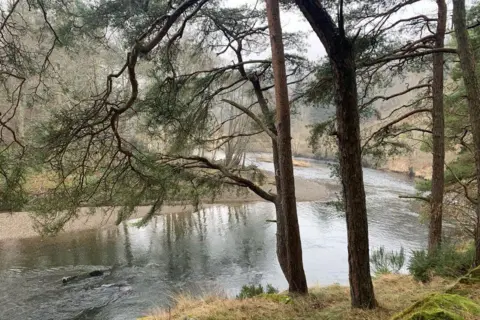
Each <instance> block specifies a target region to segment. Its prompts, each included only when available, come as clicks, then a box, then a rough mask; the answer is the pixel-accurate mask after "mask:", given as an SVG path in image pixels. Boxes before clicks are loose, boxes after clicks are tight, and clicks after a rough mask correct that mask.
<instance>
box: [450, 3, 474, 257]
mask: <svg viewBox="0 0 480 320" xmlns="http://www.w3.org/2000/svg"><path fill="white" fill-rule="evenodd" d="M465 16H466V12H465V0H453V25H454V27H455V35H456V38H457V44H458V48H457V50H458V55H459V56H460V66H461V68H462V72H463V82H464V83H465V89H466V91H467V100H468V113H469V115H470V123H471V126H472V128H471V130H472V135H473V149H474V152H475V155H474V156H475V168H476V175H477V204H476V214H477V225H476V228H475V230H476V232H475V245H476V251H475V252H476V255H475V265H477V266H478V265H480V82H479V80H478V75H477V74H476V70H475V58H474V55H473V50H472V45H471V43H470V39H469V37H468V31H467V24H466V21H465V20H466V18H465Z"/></svg>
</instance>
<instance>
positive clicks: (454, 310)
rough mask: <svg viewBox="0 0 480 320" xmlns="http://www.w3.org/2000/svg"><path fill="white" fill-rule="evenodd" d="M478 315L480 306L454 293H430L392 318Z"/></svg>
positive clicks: (453, 319) (450, 319)
mask: <svg viewBox="0 0 480 320" xmlns="http://www.w3.org/2000/svg"><path fill="white" fill-rule="evenodd" d="M474 315H480V306H479V305H478V304H476V303H475V302H473V301H472V300H470V299H468V298H465V297H462V296H459V295H456V294H439V293H436V294H432V295H430V296H428V297H426V298H425V299H423V300H420V301H418V302H416V303H415V304H413V305H412V306H410V307H409V308H407V309H406V310H405V311H403V312H402V313H400V314H398V315H396V316H394V317H393V318H392V320H464V319H465V317H472V316H474Z"/></svg>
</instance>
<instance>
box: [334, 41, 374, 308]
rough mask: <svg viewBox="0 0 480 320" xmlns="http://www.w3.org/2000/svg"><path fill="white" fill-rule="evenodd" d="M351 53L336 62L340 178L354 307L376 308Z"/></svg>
mask: <svg viewBox="0 0 480 320" xmlns="http://www.w3.org/2000/svg"><path fill="white" fill-rule="evenodd" d="M347 50H348V51H347ZM347 50H345V51H344V52H345V55H346V56H345V58H344V59H342V60H343V61H342V62H341V63H339V62H336V63H334V74H335V92H336V104H337V137H338V147H339V150H340V175H341V180H342V187H343V194H344V200H345V211H346V218H347V234H348V235H347V237H348V265H349V280H350V295H351V298H352V306H353V307H358V308H367V309H372V308H375V306H376V301H375V295H374V291H373V283H372V278H371V275H370V255H369V240H368V219H367V207H366V203H365V188H364V185H363V171H362V156H361V155H362V150H361V139H360V117H359V112H358V101H357V84H356V74H355V61H354V55H353V50H351V48H348V49H347Z"/></svg>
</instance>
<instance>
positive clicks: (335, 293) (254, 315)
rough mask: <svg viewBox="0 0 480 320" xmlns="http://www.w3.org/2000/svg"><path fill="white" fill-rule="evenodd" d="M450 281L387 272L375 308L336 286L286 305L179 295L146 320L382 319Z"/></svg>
mask: <svg viewBox="0 0 480 320" xmlns="http://www.w3.org/2000/svg"><path fill="white" fill-rule="evenodd" d="M449 284H450V282H448V281H446V280H443V279H440V278H437V279H434V280H433V281H432V282H431V283H429V284H426V285H424V284H421V283H418V282H415V281H414V280H413V279H412V277H410V276H406V275H384V276H381V277H380V278H379V279H376V280H375V282H374V285H375V290H376V295H377V300H378V302H379V305H380V307H379V308H378V309H377V310H374V311H362V310H352V309H351V308H350V301H349V300H350V299H349V289H348V288H347V287H343V286H339V285H333V286H329V287H325V288H312V289H311V290H310V295H309V296H308V297H299V298H295V299H293V301H292V302H291V303H288V304H285V303H283V302H277V301H274V300H272V299H269V298H265V297H258V298H252V299H245V300H236V299H225V298H221V297H207V298H204V299H202V300H198V299H192V298H189V297H185V296H182V297H179V298H178V300H177V305H176V307H175V308H174V309H173V310H171V311H170V312H158V313H156V314H155V315H154V316H150V317H146V318H144V319H145V320H147V319H148V320H175V319H182V320H183V319H189V317H190V318H193V319H196V320H237V319H243V320H253V319H256V320H257V319H258V320H260V319H278V320H286V319H307V320H308V319H312V320H313V319H325V320H327V319H328V320H381V319H382V320H383V319H389V318H390V317H391V316H393V315H394V314H395V313H398V312H400V311H401V310H403V309H404V308H406V307H407V306H409V305H410V304H412V303H413V302H415V301H417V300H419V299H421V298H423V297H425V296H427V295H428V294H430V293H432V292H438V291H442V290H444V289H445V288H446V287H448V285H449Z"/></svg>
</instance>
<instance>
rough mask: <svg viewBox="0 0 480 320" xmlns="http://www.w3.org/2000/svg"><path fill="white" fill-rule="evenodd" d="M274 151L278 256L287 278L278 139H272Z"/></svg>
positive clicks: (284, 222) (285, 232) (285, 228)
mask: <svg viewBox="0 0 480 320" xmlns="http://www.w3.org/2000/svg"><path fill="white" fill-rule="evenodd" d="M272 151H273V168H274V170H275V186H276V188H277V199H276V201H275V212H276V215H277V258H278V263H279V264H280V268H281V269H282V272H283V275H284V276H285V278H286V279H287V281H288V279H289V275H288V259H287V242H286V241H287V239H286V234H287V225H286V221H285V215H284V213H283V210H282V201H281V198H282V197H281V194H282V180H281V178H280V159H279V156H278V146H277V141H275V140H272Z"/></svg>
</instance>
